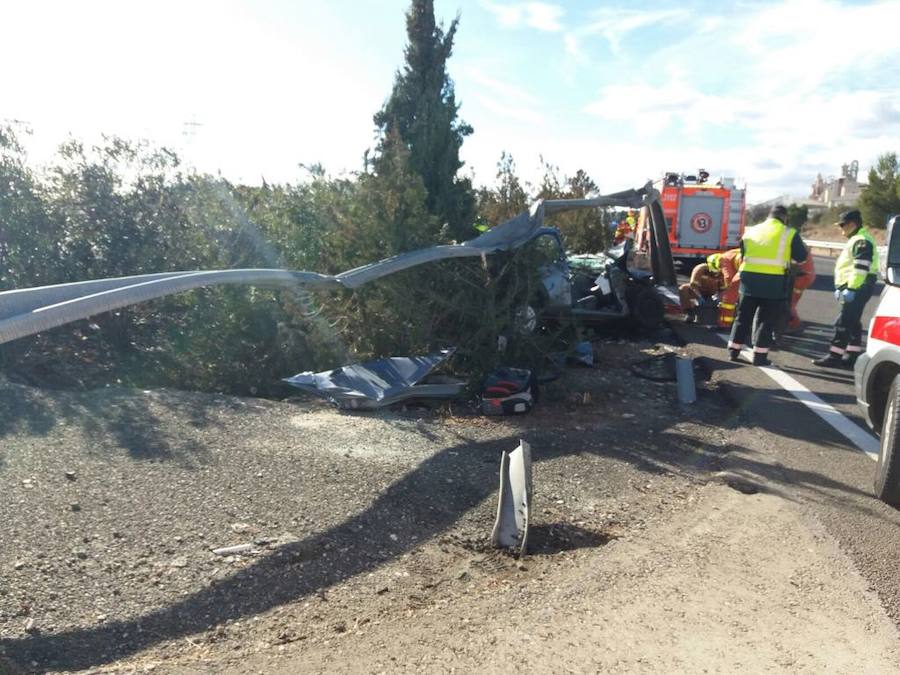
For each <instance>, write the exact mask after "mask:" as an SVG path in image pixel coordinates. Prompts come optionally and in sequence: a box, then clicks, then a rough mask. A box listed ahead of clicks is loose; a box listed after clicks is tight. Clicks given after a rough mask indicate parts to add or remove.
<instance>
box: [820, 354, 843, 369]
mask: <svg viewBox="0 0 900 675" xmlns="http://www.w3.org/2000/svg"><path fill="white" fill-rule="evenodd" d="M813 365H814V366H819V367H821V368H844V367H845V366H844V361H843V358H842V357H841V356H839V355H838V354H835V353H834V352H828V354H826V355H825V356H823V357H821V358H818V359H813Z"/></svg>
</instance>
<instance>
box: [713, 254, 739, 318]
mask: <svg viewBox="0 0 900 675" xmlns="http://www.w3.org/2000/svg"><path fill="white" fill-rule="evenodd" d="M715 255H718V256H719V269H720V270H722V290H721V291H720V292H719V321H718V324H719V328H731V325H732V324H733V323H734V314H735V309H736V307H737V302H738V294H739V293H740V290H741V273H740V271H739V268H740V266H741V249H739V248H733V249H730V250H728V251H725V253H721V254H715Z"/></svg>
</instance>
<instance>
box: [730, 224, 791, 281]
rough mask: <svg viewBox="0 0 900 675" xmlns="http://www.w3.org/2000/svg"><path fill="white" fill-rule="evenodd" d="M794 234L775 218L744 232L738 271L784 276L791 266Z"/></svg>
mask: <svg viewBox="0 0 900 675" xmlns="http://www.w3.org/2000/svg"><path fill="white" fill-rule="evenodd" d="M796 232H797V231H796V230H795V229H793V228H791V227H787V226H786V225H785V224H784V223H782V222H781V221H780V220H778V219H777V218H769V219H768V220H766V221H763V222H762V223H760V224H759V225H754V226H753V227H750V228H748V229H747V230H745V231H744V236H743V237H741V241H742V242H743V243H744V255H743V260H742V262H741V268H740V271H741V272H755V273H756V274H773V275H777V276H784V275H785V274H786V273H787V270H788V269H789V268H790V266H791V242H792V241H793V240H794V235H795V234H796Z"/></svg>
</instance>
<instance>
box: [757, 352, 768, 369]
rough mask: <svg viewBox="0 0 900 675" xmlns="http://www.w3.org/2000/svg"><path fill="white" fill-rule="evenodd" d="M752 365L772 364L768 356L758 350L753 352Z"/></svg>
mask: <svg viewBox="0 0 900 675" xmlns="http://www.w3.org/2000/svg"><path fill="white" fill-rule="evenodd" d="M753 365H754V366H769V365H772V362H771V361H769V357H768V356H766V355H765V354H760V353H759V352H754V353H753Z"/></svg>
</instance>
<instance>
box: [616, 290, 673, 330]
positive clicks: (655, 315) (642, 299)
mask: <svg viewBox="0 0 900 675" xmlns="http://www.w3.org/2000/svg"><path fill="white" fill-rule="evenodd" d="M626 299H627V300H628V309H629V312H630V313H631V317H632V318H633V319H634V321H635V323H637V325H638V326H640V327H641V328H656V327H657V326H659V324H661V323H662V320H663V317H664V316H665V313H666V308H665V306H664V305H663V302H662V300H660V298H659V296H658V295H657V294H656V291H654V290H653V289H652V288H648V287H647V286H632V287H631V288H629V289H628V293H627V295H626Z"/></svg>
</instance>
